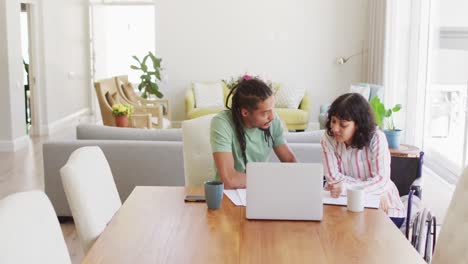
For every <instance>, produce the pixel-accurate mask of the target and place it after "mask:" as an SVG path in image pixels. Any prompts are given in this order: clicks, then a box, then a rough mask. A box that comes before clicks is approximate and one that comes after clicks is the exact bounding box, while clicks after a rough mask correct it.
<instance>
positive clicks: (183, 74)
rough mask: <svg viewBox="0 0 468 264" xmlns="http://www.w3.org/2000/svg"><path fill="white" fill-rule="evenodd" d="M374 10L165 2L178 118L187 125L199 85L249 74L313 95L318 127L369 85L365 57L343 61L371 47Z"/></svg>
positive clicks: (294, 1)
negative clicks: (340, 60) (339, 103)
mask: <svg viewBox="0 0 468 264" xmlns="http://www.w3.org/2000/svg"><path fill="white" fill-rule="evenodd" d="M367 8H368V0H353V1H345V0H332V1H319V0H313V1H312V0H255V1H252V0H239V1H229V0H198V1H189V0H185V1H169V0H166V1H157V2H156V51H157V54H158V55H160V56H161V57H162V58H163V61H164V63H165V67H166V69H167V74H168V78H169V79H168V83H166V84H164V85H163V93H164V94H165V95H166V98H169V99H171V104H172V109H173V111H174V112H173V113H172V117H173V119H174V120H182V119H184V113H185V109H184V104H183V100H184V99H183V98H184V94H185V91H186V89H187V88H188V87H189V85H190V83H191V82H192V81H217V80H220V79H224V78H229V77H231V76H235V75H238V74H241V73H244V72H249V73H254V74H265V75H268V76H269V77H270V78H271V79H272V80H273V81H275V82H281V83H283V84H284V85H290V86H294V87H306V88H307V89H309V91H310V95H311V99H312V111H311V114H312V115H311V121H316V120H317V115H318V111H319V106H320V104H321V103H325V102H330V101H331V100H332V99H333V98H334V97H336V96H337V95H339V94H340V93H342V92H344V91H346V90H347V89H348V87H349V85H350V84H351V83H355V82H359V81H361V80H362V69H364V68H365V65H362V56H358V57H355V58H353V59H351V60H350V61H349V62H348V63H347V64H345V65H337V64H336V63H335V61H336V58H337V57H341V56H349V55H351V54H353V53H356V52H359V51H361V49H362V48H363V45H366V43H367V28H368V27H367V20H368V16H367Z"/></svg>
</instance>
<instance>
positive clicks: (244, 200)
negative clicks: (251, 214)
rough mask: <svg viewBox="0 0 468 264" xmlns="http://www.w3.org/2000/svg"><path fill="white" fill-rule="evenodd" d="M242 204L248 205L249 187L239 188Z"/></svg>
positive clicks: (238, 192)
mask: <svg viewBox="0 0 468 264" xmlns="http://www.w3.org/2000/svg"><path fill="white" fill-rule="evenodd" d="M237 194H238V195H239V198H240V200H241V202H242V205H244V206H247V189H237Z"/></svg>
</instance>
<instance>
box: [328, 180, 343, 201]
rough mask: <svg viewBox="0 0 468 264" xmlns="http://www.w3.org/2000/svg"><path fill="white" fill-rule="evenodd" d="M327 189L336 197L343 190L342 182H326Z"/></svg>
mask: <svg viewBox="0 0 468 264" xmlns="http://www.w3.org/2000/svg"><path fill="white" fill-rule="evenodd" d="M328 190H329V191H330V195H331V197H333V198H338V197H339V196H340V194H341V191H342V190H343V182H342V181H341V182H337V183H328Z"/></svg>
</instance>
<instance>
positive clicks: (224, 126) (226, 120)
mask: <svg viewBox="0 0 468 264" xmlns="http://www.w3.org/2000/svg"><path fill="white" fill-rule="evenodd" d="M270 133H271V136H272V137H273V142H272V141H271V140H269V142H266V141H265V136H264V132H263V131H262V130H261V129H259V128H245V142H246V150H245V155H246V157H247V162H250V161H255V162H265V161H267V160H268V158H269V156H270V153H271V150H272V149H273V147H276V146H279V145H281V144H285V143H286V141H285V139H284V138H283V128H282V126H281V121H280V119H279V117H278V116H277V115H275V119H273V122H272V123H271V126H270ZM210 141H211V150H212V151H213V153H214V152H232V156H233V157H234V169H235V170H236V171H238V172H243V173H245V164H244V159H243V158H242V150H241V147H240V144H239V141H238V140H237V136H236V129H235V126H234V121H233V119H232V114H231V111H230V110H225V111H222V112H220V113H219V114H217V115H216V116H214V117H213V119H212V120H211V135H210ZM215 167H216V166H215ZM216 179H218V180H219V175H218V171H217V170H216Z"/></svg>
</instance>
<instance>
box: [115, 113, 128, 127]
mask: <svg viewBox="0 0 468 264" xmlns="http://www.w3.org/2000/svg"><path fill="white" fill-rule="evenodd" d="M115 126H118V127H128V115H116V116H115Z"/></svg>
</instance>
